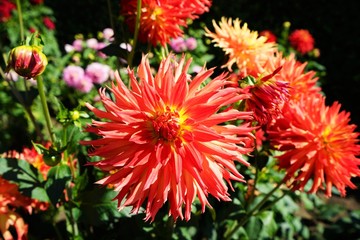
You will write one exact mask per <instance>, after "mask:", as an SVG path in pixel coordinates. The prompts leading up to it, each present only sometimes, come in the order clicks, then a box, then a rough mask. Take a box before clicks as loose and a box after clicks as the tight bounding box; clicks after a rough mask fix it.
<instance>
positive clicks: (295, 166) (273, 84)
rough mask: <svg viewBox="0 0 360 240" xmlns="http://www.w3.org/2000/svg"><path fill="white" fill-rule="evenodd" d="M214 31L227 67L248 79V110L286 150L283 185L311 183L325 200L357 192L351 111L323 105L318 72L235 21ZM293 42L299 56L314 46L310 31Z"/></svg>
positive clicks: (356, 151)
mask: <svg viewBox="0 0 360 240" xmlns="http://www.w3.org/2000/svg"><path fill="white" fill-rule="evenodd" d="M214 27H215V33H212V32H211V31H210V30H208V29H206V31H207V36H209V37H211V38H212V39H213V41H214V42H215V45H216V46H219V47H221V48H222V49H223V50H224V52H225V54H227V55H228V56H229V60H228V62H227V64H226V65H225V66H227V67H228V68H229V70H231V69H230V67H231V65H232V64H233V63H236V64H237V67H238V68H239V70H240V72H241V73H242V74H244V73H247V74H248V75H250V76H248V77H245V78H243V79H241V74H240V76H239V79H240V80H239V86H240V87H243V88H245V89H249V93H250V94H251V96H250V97H249V99H247V100H245V110H248V111H253V112H254V117H255V120H256V121H257V122H258V123H259V124H260V126H261V127H262V128H263V129H264V130H265V132H266V136H267V140H268V141H269V142H270V144H271V147H272V148H273V149H275V150H279V151H282V154H280V155H279V156H278V160H279V166H280V167H281V168H284V169H285V170H286V176H285V178H284V182H286V183H287V185H288V186H289V187H290V188H291V189H292V190H302V191H303V190H305V189H306V188H305V186H306V184H307V183H308V182H309V181H310V180H312V182H313V183H312V187H311V189H310V190H309V192H311V193H315V192H317V191H318V190H319V189H324V190H325V191H326V195H327V196H331V194H332V186H335V187H336V188H337V189H338V190H339V191H340V193H341V195H343V196H345V194H346V192H345V187H350V188H355V185H354V184H353V183H352V182H351V180H350V179H351V177H354V176H360V170H359V165H360V159H358V158H357V156H358V155H359V154H360V145H358V139H357V138H358V136H359V134H358V133H356V132H354V131H355V129H356V126H355V125H351V124H349V122H350V118H349V113H346V112H344V111H343V112H340V107H341V105H340V104H339V103H334V104H333V105H332V106H331V107H328V106H326V105H325V97H324V96H323V95H322V92H321V88H320V87H319V86H318V84H317V80H318V78H317V77H315V74H316V73H315V72H314V71H308V72H306V71H305V67H306V65H307V63H306V62H305V63H300V62H298V61H297V60H296V59H295V57H294V54H292V55H290V56H283V54H282V53H280V52H278V51H277V50H276V49H274V48H273V46H276V45H271V47H270V45H268V47H266V44H270V43H265V42H266V38H264V39H261V37H260V38H257V33H256V32H251V31H250V30H249V29H247V25H246V24H244V26H243V27H241V26H240V21H239V20H237V19H236V20H235V21H234V22H233V23H232V21H231V19H229V20H226V19H224V18H223V19H222V20H221V22H220V26H219V25H217V24H216V23H214ZM289 38H290V41H292V43H293V44H295V42H296V43H297V44H298V45H297V46H298V47H300V46H301V48H298V51H300V52H301V53H305V52H307V51H309V50H311V49H312V48H313V45H312V44H313V39H312V37H310V35H309V34H308V31H303V30H301V31H300V30H299V31H294V32H293V33H292V34H291V35H290V36H289ZM300 39H301V40H300ZM295 40H296V41H295ZM249 43H252V44H249ZM269 53H271V54H269ZM261 56H267V57H266V58H263V59H262V58H261ZM254 66H256V68H254ZM254 69H256V71H255V72H254ZM250 73H252V74H254V75H253V76H251V74H250ZM258 76H260V77H258ZM262 76H265V77H262ZM249 79H250V80H251V81H249Z"/></svg>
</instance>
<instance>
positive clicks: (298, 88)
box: [263, 52, 321, 101]
mask: <svg viewBox="0 0 360 240" xmlns="http://www.w3.org/2000/svg"><path fill="white" fill-rule="evenodd" d="M306 65H307V62H305V63H300V62H298V61H297V60H296V58H295V54H290V55H289V56H287V57H283V55H282V53H279V52H277V53H276V54H275V55H274V56H273V57H270V58H268V60H267V61H266V63H265V65H264V69H263V71H265V72H273V71H275V70H276V69H278V68H279V67H281V71H279V72H278V74H276V75H274V78H275V79H277V80H279V81H285V82H288V85H289V100H292V101H298V100H299V99H300V98H301V97H302V96H305V95H312V94H319V93H320V92H321V88H320V87H319V86H318V85H317V80H318V78H317V77H315V74H316V72H315V71H308V72H305V68H306Z"/></svg>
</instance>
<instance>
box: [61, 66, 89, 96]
mask: <svg viewBox="0 0 360 240" xmlns="http://www.w3.org/2000/svg"><path fill="white" fill-rule="evenodd" d="M63 79H64V81H65V83H66V84H67V85H68V86H70V87H73V88H75V89H77V90H79V91H81V92H85V93H86V92H89V91H90V90H91V89H92V87H93V83H92V80H91V78H89V77H88V76H85V71H84V69H83V68H82V67H79V66H74V65H70V66H67V67H66V68H65V69H64V71H63Z"/></svg>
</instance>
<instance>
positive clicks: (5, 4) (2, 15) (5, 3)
mask: <svg viewBox="0 0 360 240" xmlns="http://www.w3.org/2000/svg"><path fill="white" fill-rule="evenodd" d="M15 9H16V5H15V4H14V3H12V2H11V1H9V0H0V22H6V21H7V20H9V18H10V17H11V11H12V10H15Z"/></svg>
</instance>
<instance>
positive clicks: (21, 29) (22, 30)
mask: <svg viewBox="0 0 360 240" xmlns="http://www.w3.org/2000/svg"><path fill="white" fill-rule="evenodd" d="M16 7H17V11H18V15H19V25H20V39H21V42H23V41H24V40H25V36H24V24H23V19H22V11H21V4H20V0H16Z"/></svg>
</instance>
